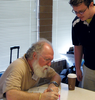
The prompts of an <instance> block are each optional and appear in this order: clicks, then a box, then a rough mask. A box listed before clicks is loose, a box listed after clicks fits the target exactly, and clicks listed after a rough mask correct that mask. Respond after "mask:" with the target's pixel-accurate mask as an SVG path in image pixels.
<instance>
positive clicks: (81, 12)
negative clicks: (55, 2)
mask: <svg viewBox="0 0 95 100" xmlns="http://www.w3.org/2000/svg"><path fill="white" fill-rule="evenodd" d="M87 8H88V7H87ZM87 8H86V9H85V10H84V11H79V12H77V11H74V10H72V12H73V13H74V14H80V15H82V14H84V12H85V11H86V10H87Z"/></svg>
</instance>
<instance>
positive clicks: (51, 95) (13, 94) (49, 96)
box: [6, 90, 59, 100]
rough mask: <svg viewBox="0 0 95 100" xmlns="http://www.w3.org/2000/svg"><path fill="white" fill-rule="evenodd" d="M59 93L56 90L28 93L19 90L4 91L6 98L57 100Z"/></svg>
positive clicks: (8, 99)
mask: <svg viewBox="0 0 95 100" xmlns="http://www.w3.org/2000/svg"><path fill="white" fill-rule="evenodd" d="M58 97H59V94H58V93H56V92H46V93H28V92H24V91H19V90H9V91H7V92H6V98H7V100H57V99H58Z"/></svg>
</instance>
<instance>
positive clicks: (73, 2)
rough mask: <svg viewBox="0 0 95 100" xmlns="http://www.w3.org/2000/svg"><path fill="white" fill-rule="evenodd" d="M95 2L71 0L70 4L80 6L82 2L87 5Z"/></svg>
mask: <svg viewBox="0 0 95 100" xmlns="http://www.w3.org/2000/svg"><path fill="white" fill-rule="evenodd" d="M91 2H93V0H70V1H69V4H70V5H71V6H78V5H80V4H81V3H84V4H85V5H86V6H87V7H89V5H90V3H91Z"/></svg>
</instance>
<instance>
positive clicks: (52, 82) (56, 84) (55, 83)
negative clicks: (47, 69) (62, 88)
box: [49, 81, 59, 87]
mask: <svg viewBox="0 0 95 100" xmlns="http://www.w3.org/2000/svg"><path fill="white" fill-rule="evenodd" d="M50 84H54V85H55V86H56V87H58V86H59V85H58V83H57V82H56V81H51V82H50V83H49V85H50Z"/></svg>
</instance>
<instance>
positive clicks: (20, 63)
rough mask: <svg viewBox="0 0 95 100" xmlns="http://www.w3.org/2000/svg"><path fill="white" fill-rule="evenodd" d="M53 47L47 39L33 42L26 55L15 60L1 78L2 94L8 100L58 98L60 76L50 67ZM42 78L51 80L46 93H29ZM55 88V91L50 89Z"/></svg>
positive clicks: (48, 99) (46, 99)
mask: <svg viewBox="0 0 95 100" xmlns="http://www.w3.org/2000/svg"><path fill="white" fill-rule="evenodd" d="M53 55H54V52H53V48H52V45H51V43H50V42H49V41H48V40H46V39H40V40H39V41H38V42H36V43H35V44H33V45H32V46H31V47H30V48H29V49H28V51H27V52H26V53H25V55H24V56H23V57H21V58H18V59H17V60H15V61H13V62H12V63H11V64H10V65H9V67H8V68H7V69H6V71H5V73H4V74H3V75H2V76H1V78H0V96H1V97H2V96H4V97H6V99H7V100H39V99H40V100H57V99H58V97H59V94H58V86H59V84H60V82H61V78H60V76H59V75H58V74H57V73H56V72H55V70H54V69H52V68H51V67H50V65H51V61H52V59H53ZM40 78H47V79H49V80H50V84H49V86H48V88H47V89H46V90H45V91H44V93H42V94H40V93H28V92H26V91H27V90H28V89H30V88H32V87H34V86H36V85H37V84H38V82H39V79H40ZM50 89H52V90H53V92H51V91H50Z"/></svg>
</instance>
